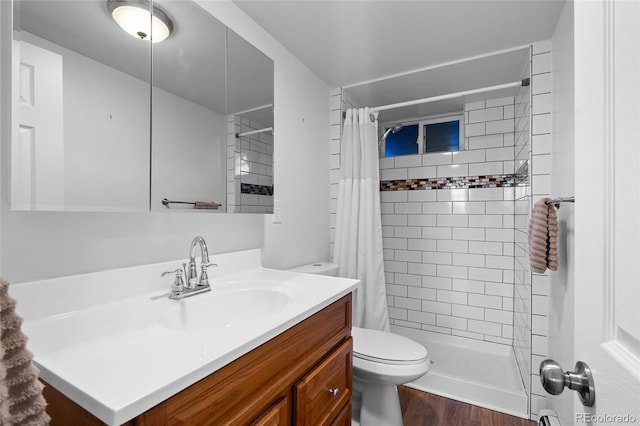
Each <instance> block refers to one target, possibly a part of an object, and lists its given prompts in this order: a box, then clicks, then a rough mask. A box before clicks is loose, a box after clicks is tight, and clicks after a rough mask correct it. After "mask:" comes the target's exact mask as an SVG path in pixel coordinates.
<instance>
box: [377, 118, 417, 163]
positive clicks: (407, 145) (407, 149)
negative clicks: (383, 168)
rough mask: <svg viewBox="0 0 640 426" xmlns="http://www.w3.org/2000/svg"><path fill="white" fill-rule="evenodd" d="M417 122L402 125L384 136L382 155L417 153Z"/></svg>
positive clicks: (392, 155)
mask: <svg viewBox="0 0 640 426" xmlns="http://www.w3.org/2000/svg"><path fill="white" fill-rule="evenodd" d="M418 133H419V129H418V124H408V125H404V126H403V127H402V128H400V129H398V130H396V131H395V132H391V133H389V134H388V135H387V137H386V138H385V147H384V156H385V157H395V156H397V155H410V154H417V153H419V152H420V151H419V149H420V148H419V144H418Z"/></svg>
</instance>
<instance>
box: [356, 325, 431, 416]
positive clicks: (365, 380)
mask: <svg viewBox="0 0 640 426" xmlns="http://www.w3.org/2000/svg"><path fill="white" fill-rule="evenodd" d="M351 335H352V336H353V388H354V398H353V418H354V423H355V424H358V423H359V424H360V425H362V426H369V425H376V426H402V413H401V411H400V400H399V399H398V387H397V386H398V385H401V384H404V383H408V382H412V381H414V380H416V379H418V378H419V377H422V376H424V375H425V374H426V373H427V371H429V367H430V366H431V362H430V361H429V357H428V353H427V350H426V349H425V347H424V346H422V345H421V344H419V343H417V342H415V341H413V340H411V339H408V338H406V337H404V336H400V335H398V334H394V333H389V332H385V331H379V330H369V329H364V328H359V327H353V329H352V331H351Z"/></svg>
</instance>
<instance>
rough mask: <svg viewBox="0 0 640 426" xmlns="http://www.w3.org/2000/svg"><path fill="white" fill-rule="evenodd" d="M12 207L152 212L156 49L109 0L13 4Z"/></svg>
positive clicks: (20, 0) (21, 1)
mask: <svg viewBox="0 0 640 426" xmlns="http://www.w3.org/2000/svg"><path fill="white" fill-rule="evenodd" d="M13 7H14V28H13V47H12V51H13V63H12V66H13V71H12V90H13V93H12V102H13V106H12V117H13V118H12V127H13V128H12V141H11V195H10V196H11V208H12V209H14V210H69V211H138V210H143V211H144V210H148V194H149V155H150V144H149V140H150V136H149V128H150V123H149V117H150V114H149V80H150V79H149V74H150V43H146V42H140V41H139V40H135V39H134V38H132V37H131V36H130V35H128V34H126V33H125V32H123V31H122V30H121V29H120V28H119V27H118V25H117V24H116V23H115V22H114V21H113V20H112V19H111V17H110V15H109V13H108V11H107V3H106V1H104V0H85V1H69V0H68V1H37V0H36V1H33V0H15V1H14V3H13Z"/></svg>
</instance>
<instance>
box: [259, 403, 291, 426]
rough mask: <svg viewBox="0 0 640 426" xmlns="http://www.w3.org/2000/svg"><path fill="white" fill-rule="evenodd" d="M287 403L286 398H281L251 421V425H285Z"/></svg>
mask: <svg viewBox="0 0 640 426" xmlns="http://www.w3.org/2000/svg"><path fill="white" fill-rule="evenodd" d="M288 408H289V404H287V399H286V398H281V399H279V400H278V402H276V403H275V404H273V405H272V406H271V407H269V408H268V409H267V411H265V412H264V413H262V414H261V415H260V416H259V417H258V418H257V419H255V420H254V421H252V422H251V426H285V425H286V424H287V417H288V416H287V414H288Z"/></svg>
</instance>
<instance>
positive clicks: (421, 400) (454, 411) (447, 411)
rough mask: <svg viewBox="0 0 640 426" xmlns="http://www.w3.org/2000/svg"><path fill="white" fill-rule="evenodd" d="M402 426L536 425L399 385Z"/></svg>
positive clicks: (529, 421)
mask: <svg viewBox="0 0 640 426" xmlns="http://www.w3.org/2000/svg"><path fill="white" fill-rule="evenodd" d="M398 394H399V395H400V406H401V407H402V420H403V421H404V426H535V422H533V421H531V420H525V419H521V418H519V417H514V416H510V415H508V414H504V413H500V412H498V411H493V410H489V409H486V408H481V407H477V406H475V405H471V404H465V403H464V402H459V401H455V400H453V399H448V398H443V397H441V396H437V395H433V394H430V393H426V392H421V391H419V390H415V389H412V388H408V387H406V386H398Z"/></svg>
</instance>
